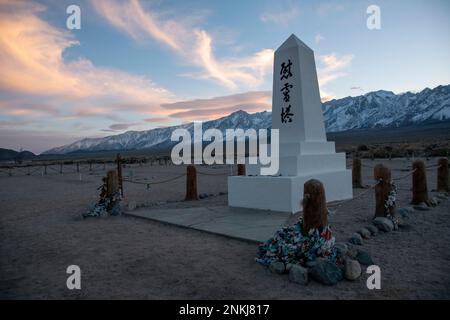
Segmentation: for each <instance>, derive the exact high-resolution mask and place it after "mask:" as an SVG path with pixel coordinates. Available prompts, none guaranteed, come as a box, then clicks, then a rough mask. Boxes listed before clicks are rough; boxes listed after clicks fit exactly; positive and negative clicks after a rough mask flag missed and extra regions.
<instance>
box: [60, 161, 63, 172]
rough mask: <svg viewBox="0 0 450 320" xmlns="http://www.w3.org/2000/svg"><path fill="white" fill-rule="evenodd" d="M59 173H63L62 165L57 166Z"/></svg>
mask: <svg viewBox="0 0 450 320" xmlns="http://www.w3.org/2000/svg"><path fill="white" fill-rule="evenodd" d="M59 173H60V174H62V173H63V164H62V163H60V164H59Z"/></svg>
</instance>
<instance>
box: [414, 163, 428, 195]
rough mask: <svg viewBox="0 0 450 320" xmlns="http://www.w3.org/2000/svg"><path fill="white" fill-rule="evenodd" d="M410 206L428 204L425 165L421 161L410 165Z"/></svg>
mask: <svg viewBox="0 0 450 320" xmlns="http://www.w3.org/2000/svg"><path fill="white" fill-rule="evenodd" d="M412 170H413V174H412V192H413V197H412V201H411V203H412V204H421V203H422V202H425V203H426V204H428V188H427V175H426V169H425V163H423V161H421V160H416V161H414V162H413V164H412Z"/></svg>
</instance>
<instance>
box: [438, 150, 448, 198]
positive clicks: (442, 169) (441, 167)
mask: <svg viewBox="0 0 450 320" xmlns="http://www.w3.org/2000/svg"><path fill="white" fill-rule="evenodd" d="M448 180H449V176H448V159H447V158H441V159H439V160H438V168H437V191H439V192H449V191H450V187H449V181H448Z"/></svg>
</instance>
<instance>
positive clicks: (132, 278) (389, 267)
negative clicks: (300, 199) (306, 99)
mask: <svg viewBox="0 0 450 320" xmlns="http://www.w3.org/2000/svg"><path fill="white" fill-rule="evenodd" d="M424 160H425V159H424ZM436 162H437V159H435V158H431V159H429V161H426V164H427V166H428V165H434V164H436ZM377 163H383V164H385V165H387V166H388V167H389V168H391V169H392V170H393V171H392V174H393V177H394V179H398V178H401V177H404V176H405V175H407V174H408V171H402V170H408V169H410V166H411V161H410V160H407V159H392V160H377V159H375V160H374V161H372V160H363V165H364V166H363V182H364V183H365V184H372V183H373V182H374V181H373V178H372V175H373V173H372V167H373V166H374V165H375V164H377ZM350 164H351V163H350V162H349V166H350ZM198 170H199V171H202V172H204V173H213V174H214V175H204V174H199V175H198V188H199V193H200V194H203V193H206V194H212V196H209V197H207V198H205V199H202V200H199V201H191V202H185V201H182V200H183V198H184V195H185V184H186V181H185V177H181V178H179V179H176V180H173V181H170V182H167V183H162V184H155V185H152V186H151V187H150V189H148V188H147V186H146V185H145V184H132V183H129V182H126V183H125V185H124V192H125V199H124V205H125V206H126V205H127V204H128V203H129V202H133V201H134V202H135V203H136V204H137V205H138V206H148V207H149V208H154V207H160V208H174V207H177V208H184V207H199V206H217V205H226V203H227V195H226V191H227V179H226V175H227V174H229V173H230V167H228V166H216V167H214V168H211V167H207V166H202V167H199V169H198ZM185 171H186V168H185V167H184V166H164V165H153V166H150V165H149V164H146V165H144V166H139V165H128V166H126V168H124V174H125V176H127V177H128V178H129V179H134V180H137V179H140V180H139V181H161V180H165V179H170V178H171V177H176V176H178V175H180V174H183V173H184V172H185ZM72 172H73V170H72ZM427 174H428V176H427V180H428V189H429V190H431V189H433V188H435V187H436V169H435V168H433V169H430V170H429V171H427ZM103 175H104V171H97V172H96V173H94V174H89V173H88V172H82V173H81V176H80V175H79V174H77V173H74V172H73V173H63V174H62V175H61V174H59V173H57V172H53V173H52V174H49V175H46V176H43V175H39V174H38V175H31V176H26V175H21V176H19V175H13V176H12V177H9V176H7V175H2V176H1V177H0V297H1V298H3V299H449V298H450V250H449V249H450V245H449V244H450V223H449V217H450V200H443V201H442V202H441V203H440V204H439V205H438V206H437V207H435V208H432V209H431V210H430V211H417V210H416V211H415V212H414V213H413V214H411V215H410V216H409V218H408V219H405V223H406V225H405V226H404V227H403V228H400V229H399V231H395V232H390V233H382V234H379V235H377V236H376V237H374V238H372V239H370V240H365V241H364V244H363V245H362V249H363V250H365V251H367V252H369V253H370V255H371V256H372V259H373V260H374V262H375V263H376V264H377V265H379V266H380V268H381V289H380V290H369V289H368V288H367V286H366V280H367V278H368V274H366V273H365V268H363V274H362V276H361V277H360V278H359V279H358V280H356V281H353V282H351V281H346V280H343V281H341V282H339V283H338V284H337V285H336V286H333V287H327V286H324V285H321V284H319V283H317V282H314V281H311V282H310V283H309V285H307V286H301V285H297V284H294V283H291V282H290V281H289V280H288V276H287V275H284V276H280V275H275V274H272V273H271V272H270V271H269V270H268V269H266V268H265V267H263V266H261V265H259V264H257V263H256V262H255V261H254V258H255V256H256V253H257V245H256V244H254V243H250V242H245V241H241V240H236V239H231V238H227V237H224V236H219V235H214V234H210V233H205V232H201V231H197V230H192V229H187V228H180V227H176V226H173V225H168V224H163V223H159V222H155V221H150V220H145V219H139V218H133V217H130V216H126V215H122V216H114V217H113V216H110V217H102V218H87V219H83V218H82V214H83V213H84V212H85V211H86V210H87V208H88V207H89V205H90V204H91V203H93V202H95V201H96V199H97V197H98V192H99V191H98V190H97V188H98V186H99V185H100V184H101V177H102V176H103ZM142 178H146V179H147V180H142ZM397 185H398V187H399V191H398V197H397V198H398V207H402V206H407V205H408V202H409V201H410V200H411V192H410V190H409V189H410V187H411V177H410V176H409V177H406V178H404V179H401V180H398V181H397ZM361 193H364V194H363V195H362V196H359V197H358V195H360V194H361ZM430 194H434V193H432V192H430ZM354 195H355V196H357V198H356V199H355V200H353V201H349V202H345V203H343V204H342V205H340V206H338V207H335V209H336V211H335V214H334V215H333V216H332V217H331V218H330V224H331V226H332V229H333V234H334V236H335V237H336V241H339V242H345V241H347V240H348V238H349V237H350V236H351V234H352V233H353V232H355V231H357V230H358V229H359V228H361V227H364V226H365V225H367V224H369V223H370V220H371V218H372V217H373V214H374V206H375V196H374V192H373V190H369V191H367V190H366V189H354ZM297 218H298V216H296V215H294V216H292V217H291V219H289V220H290V222H293V221H295V219H297ZM73 264H74V265H78V266H80V268H81V286H82V287H81V290H68V289H67V287H66V279H67V277H68V274H66V268H67V267H68V266H69V265H73Z"/></svg>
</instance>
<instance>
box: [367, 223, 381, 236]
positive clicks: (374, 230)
mask: <svg viewBox="0 0 450 320" xmlns="http://www.w3.org/2000/svg"><path fill="white" fill-rule="evenodd" d="M365 228H366V229H367V230H369V231H370V233H371V235H372V236H375V235H377V234H378V228H377V227H375V226H374V225H368V226H366V227H365Z"/></svg>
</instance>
